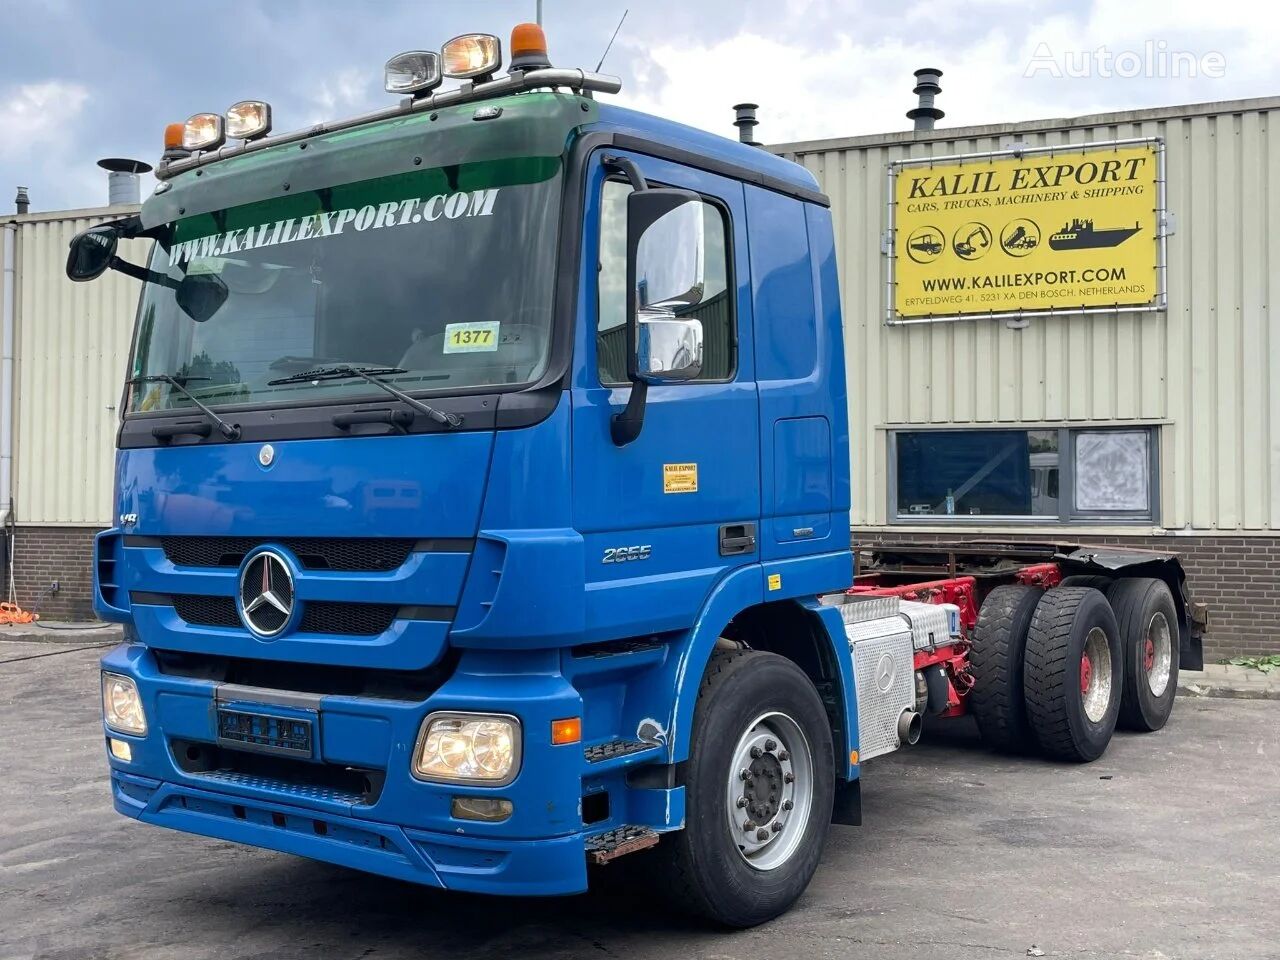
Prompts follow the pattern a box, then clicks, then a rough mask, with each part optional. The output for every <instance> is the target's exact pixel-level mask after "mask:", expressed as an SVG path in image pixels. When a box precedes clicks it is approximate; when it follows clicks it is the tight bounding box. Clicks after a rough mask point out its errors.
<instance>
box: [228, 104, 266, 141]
mask: <svg viewBox="0 0 1280 960" xmlns="http://www.w3.org/2000/svg"><path fill="white" fill-rule="evenodd" d="M226 129H227V136H228V137H231V138H232V139H235V140H256V139H257V138H258V137H265V136H266V135H267V134H268V133H270V132H271V104H269V103H266V102H265V101H262V100H241V101H240V102H239V103H237V104H233V105H232V106H230V107H228V108H227V126H226Z"/></svg>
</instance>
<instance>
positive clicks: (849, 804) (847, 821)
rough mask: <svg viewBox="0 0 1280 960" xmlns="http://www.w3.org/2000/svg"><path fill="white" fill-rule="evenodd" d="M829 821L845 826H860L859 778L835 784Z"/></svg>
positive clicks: (860, 781)
mask: <svg viewBox="0 0 1280 960" xmlns="http://www.w3.org/2000/svg"><path fill="white" fill-rule="evenodd" d="M831 822H832V823H839V824H842V825H844V826H846V827H860V826H862V780H861V779H858V780H846V781H844V782H843V783H837V784H836V796H835V803H833V804H832V805H831Z"/></svg>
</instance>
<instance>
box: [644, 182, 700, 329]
mask: <svg viewBox="0 0 1280 960" xmlns="http://www.w3.org/2000/svg"><path fill="white" fill-rule="evenodd" d="M645 221H648V223H647V225H645ZM637 225H638V226H639V227H640V229H639V230H638V232H637V234H636V235H635V247H631V244H630V241H631V239H632V230H633V228H635V227H636V226H637ZM627 240H628V244H627V245H628V248H629V253H630V252H631V251H634V257H635V270H636V275H635V290H636V304H635V306H636V307H637V308H639V309H646V308H647V309H654V308H663V307H666V308H672V309H678V308H679V307H692V306H696V305H697V304H699V303H701V302H702V292H703V290H704V289H705V288H704V280H705V277H704V272H705V271H704V264H703V252H702V251H703V247H704V244H703V232H702V202H701V200H700V198H699V197H698V195H697V194H696V193H690V192H689V191H687V190H640V191H637V192H635V193H632V194H630V196H628V198H627Z"/></svg>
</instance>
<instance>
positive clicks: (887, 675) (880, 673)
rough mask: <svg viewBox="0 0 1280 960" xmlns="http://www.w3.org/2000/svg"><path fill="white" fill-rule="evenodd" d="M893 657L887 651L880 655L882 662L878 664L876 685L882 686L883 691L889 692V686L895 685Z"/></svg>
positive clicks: (881, 690)
mask: <svg viewBox="0 0 1280 960" xmlns="http://www.w3.org/2000/svg"><path fill="white" fill-rule="evenodd" d="M896 672H897V671H896V670H894V663H893V657H891V656H890V655H889V654H887V653H885V654H882V655H881V656H880V662H879V663H878V664H876V686H877V687H879V688H880V692H881V693H888V692H889V688H890V687H891V686H893V678H894V674H895V673H896Z"/></svg>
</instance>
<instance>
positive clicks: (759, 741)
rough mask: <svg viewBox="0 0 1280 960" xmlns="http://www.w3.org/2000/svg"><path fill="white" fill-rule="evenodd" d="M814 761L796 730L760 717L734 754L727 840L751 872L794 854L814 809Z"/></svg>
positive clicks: (779, 716)
mask: <svg viewBox="0 0 1280 960" xmlns="http://www.w3.org/2000/svg"><path fill="white" fill-rule="evenodd" d="M813 770H814V766H813V755H812V752H811V751H810V749H809V741H808V739H807V738H806V737H805V735H804V731H803V730H801V729H800V725H799V724H798V723H796V722H795V721H794V720H792V719H791V718H790V717H789V716H787V715H786V714H785V713H777V712H773V713H765V714H761V715H760V716H759V717H757V718H756V719H755V720H753V721H752V722H751V723H749V724H748V725H747V728H746V730H745V731H744V732H743V734H742V736H741V737H739V738H738V745H737V746H736V747H734V750H733V762H732V763H731V764H730V766H729V777H728V783H727V784H726V787H725V801H726V804H727V809H726V813H727V816H728V821H729V823H728V826H729V836H730V838H731V839H732V840H733V843H734V845H735V846H736V847H737V848H738V854H739V855H740V856H741V857H742V859H743V860H745V861H746V862H747V864H748V865H750V866H751V867H753V868H754V869H756V870H774V869H776V868H777V867H780V866H782V864H784V863H786V862H787V861H788V860H790V859H791V857H792V856H793V855H794V854H795V852H796V850H797V849H799V847H800V843H801V841H802V840H803V839H804V835H805V832H806V830H807V828H808V826H809V815H810V810H811V808H812V807H813Z"/></svg>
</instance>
